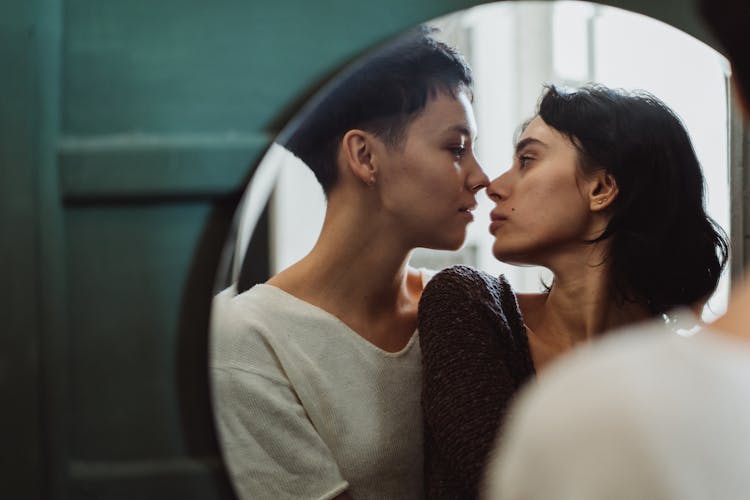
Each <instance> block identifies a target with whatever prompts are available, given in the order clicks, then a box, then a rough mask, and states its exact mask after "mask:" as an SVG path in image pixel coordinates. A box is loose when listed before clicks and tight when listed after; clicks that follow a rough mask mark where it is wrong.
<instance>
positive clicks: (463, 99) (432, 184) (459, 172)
mask: <svg viewBox="0 0 750 500" xmlns="http://www.w3.org/2000/svg"><path fill="white" fill-rule="evenodd" d="M476 133H477V132H476V121H475V119H474V111H473V110H472V107H471V102H470V101H469V98H468V97H467V95H466V93H465V92H458V93H457V94H456V96H455V97H454V96H452V95H450V94H448V93H445V92H438V93H437V94H436V95H435V96H433V97H431V98H430V99H429V100H428V102H427V105H426V106H425V108H424V110H423V111H422V112H421V113H420V114H419V115H418V116H417V117H416V118H414V119H413V120H412V121H411V123H410V124H409V125H408V126H407V127H406V130H405V137H404V140H403V143H402V144H401V145H399V146H394V147H386V148H385V149H384V154H383V155H382V156H381V165H380V166H381V167H382V168H381V169H380V171H379V173H378V184H379V188H380V189H379V193H380V197H381V203H382V207H383V210H384V212H385V214H386V216H387V217H388V218H389V220H390V223H389V224H390V226H389V227H391V228H392V230H393V231H398V234H399V236H400V237H401V239H402V241H404V242H405V244H406V246H408V247H410V248H416V247H427V248H439V249H456V248H458V247H460V246H461V245H462V244H463V242H464V239H465V238H466V226H467V225H468V224H469V222H471V221H472V220H473V219H474V217H473V215H472V213H471V211H472V210H473V209H474V208H475V207H476V205H477V202H476V193H477V191H479V190H480V189H481V188H483V187H486V186H487V184H488V183H489V179H488V178H487V176H486V175H485V173H484V171H483V170H482V167H481V166H480V164H479V162H478V161H477V158H476V156H475V154H474V141H475V140H476Z"/></svg>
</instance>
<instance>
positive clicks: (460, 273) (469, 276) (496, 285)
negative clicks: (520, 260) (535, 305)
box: [419, 266, 522, 491]
mask: <svg viewBox="0 0 750 500" xmlns="http://www.w3.org/2000/svg"><path fill="white" fill-rule="evenodd" d="M503 294H506V295H507V294H512V292H510V290H509V288H507V286H506V287H503V286H502V283H501V282H500V281H499V280H498V279H497V278H493V277H491V276H489V275H487V274H486V273H483V272H481V271H476V270H474V269H471V268H469V267H465V266H455V267H452V268H450V269H447V270H445V271H442V272H440V273H438V274H437V275H436V276H435V277H434V278H433V279H432V280H431V281H430V282H429V284H428V285H427V287H426V288H425V290H424V293H423V295H422V298H421V301H420V304H419V335H420V344H421V348H422V359H423V389H422V405H423V410H424V419H425V427H426V432H427V433H428V434H429V435H430V439H431V443H430V446H431V449H430V450H429V453H433V454H437V455H439V457H438V460H439V461H440V462H442V463H443V464H444V465H445V466H447V467H448V468H449V470H450V471H451V472H452V473H453V475H454V476H455V477H456V478H457V479H458V480H459V481H460V482H461V483H462V484H463V488H464V489H465V491H476V488H477V485H478V484H479V481H480V478H481V474H482V470H483V467H484V465H485V464H486V462H487V459H488V456H489V453H490V450H491V448H492V445H493V443H494V439H495V435H496V433H497V431H498V429H499V427H500V422H501V420H502V419H503V417H504V415H505V411H506V408H507V406H508V403H509V400H510V398H511V397H512V395H513V393H514V392H515V390H516V388H517V382H516V381H515V380H514V379H513V378H512V373H511V369H510V367H509V366H508V363H506V362H504V359H506V358H507V357H508V351H509V350H512V349H513V342H512V338H511V335H512V334H511V329H510V325H509V323H508V319H507V317H508V316H510V319H511V324H514V326H516V324H522V322H521V321H520V316H519V315H518V313H517V312H516V311H517V306H516V309H515V311H512V312H511V314H506V312H504V311H503V304H504V303H505V304H507V303H508V300H507V298H505V297H503V296H502V295H503ZM511 302H512V304H513V305H514V306H515V297H512V300H511ZM515 316H518V320H516V318H515Z"/></svg>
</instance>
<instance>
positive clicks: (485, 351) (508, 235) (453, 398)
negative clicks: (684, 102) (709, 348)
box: [419, 86, 728, 499]
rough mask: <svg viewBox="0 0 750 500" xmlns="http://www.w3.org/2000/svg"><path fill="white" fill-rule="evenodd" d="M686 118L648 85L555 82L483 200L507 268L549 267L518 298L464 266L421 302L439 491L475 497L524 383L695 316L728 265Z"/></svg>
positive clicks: (438, 494) (428, 416)
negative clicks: (610, 339) (581, 351)
mask: <svg viewBox="0 0 750 500" xmlns="http://www.w3.org/2000/svg"><path fill="white" fill-rule="evenodd" d="M704 189H705V188H704V179H703V174H702V172H701V168H700V165H699V162H698V159H697V158H696V155H695V152H694V150H693V147H692V144H691V142H690V138H689V136H688V133H687V131H686V130H685V127H684V126H683V124H682V123H681V121H680V119H679V118H678V117H677V116H676V115H675V114H674V113H673V112H672V111H671V110H670V109H669V108H668V107H667V106H666V105H665V104H664V103H662V102H661V101H660V100H659V99H657V98H655V97H654V96H652V95H650V94H647V93H643V92H625V91H620V90H612V89H608V88H605V87H603V86H587V87H583V88H580V89H578V90H576V91H572V92H565V91H562V90H560V89H558V88H555V87H554V86H550V87H548V88H547V89H546V90H545V92H544V93H543V96H542V98H541V100H540V103H539V106H538V111H537V114H536V116H535V117H534V118H533V119H532V120H530V121H529V122H527V123H526V124H525V125H524V127H523V128H522V132H521V134H520V137H519V138H518V141H517V142H516V148H515V155H514V161H513V164H512V166H511V168H510V169H509V170H508V171H506V172H505V173H503V174H502V175H501V176H500V177H498V178H496V179H494V180H493V181H492V182H491V183H490V185H489V187H488V188H487V193H488V195H489V196H490V198H491V199H492V200H493V201H494V203H495V208H494V209H493V211H492V214H491V222H490V227H489V230H490V232H491V233H492V234H493V235H494V236H495V241H494V244H493V254H494V255H495V257H496V258H498V259H499V260H501V261H503V262H508V263H513V264H521V265H538V266H543V267H546V268H547V269H549V270H551V271H552V273H553V276H554V278H553V281H552V282H551V284H550V285H549V287H548V289H547V290H546V291H545V292H543V293H538V294H516V293H514V292H513V290H512V289H511V287H510V285H509V284H508V282H507V281H506V280H505V279H504V278H503V277H502V276H501V277H499V278H495V277H493V276H489V275H487V274H486V273H483V272H481V271H477V270H474V269H471V268H468V267H462V266H457V267H453V268H450V269H447V270H445V271H443V272H441V273H439V274H438V275H436V276H435V277H434V278H433V279H432V281H431V282H430V283H429V284H428V285H427V286H426V288H425V290H424V293H423V295H422V298H421V301H420V306H419V331H420V342H421V346H422V355H423V369H424V370H423V394H422V405H423V408H424V418H425V472H426V479H425V481H426V488H427V490H426V491H427V495H428V497H429V498H461V499H467V498H474V497H476V495H477V493H478V491H477V489H478V484H479V482H480V477H481V473H482V470H483V468H484V465H485V464H486V462H487V459H488V454H489V452H490V450H491V448H492V445H493V443H494V440H495V436H496V435H497V434H498V432H499V430H500V428H501V427H502V424H503V420H504V418H505V415H506V410H507V408H508V406H509V403H510V402H511V400H512V399H513V397H514V396H515V394H516V393H517V392H518V390H519V388H520V387H521V386H522V385H523V384H524V383H525V382H526V381H528V380H530V379H532V378H533V377H534V376H535V375H536V374H537V373H539V372H540V371H542V370H544V369H545V367H546V366H547V365H548V363H550V362H551V361H552V360H554V359H555V358H557V357H558V356H560V355H561V354H563V353H565V352H567V351H569V350H570V349H571V348H573V347H574V346H575V345H577V344H579V343H582V342H584V341H587V340H590V339H593V338H596V337H598V336H601V335H602V334H603V333H604V332H606V331H608V330H611V329H613V328H617V327H620V326H623V325H627V324H631V323H635V322H638V321H641V320H645V319H648V318H651V317H654V316H658V315H662V314H667V313H669V312H670V311H672V310H673V309H675V308H680V307H686V308H692V310H693V311H694V312H695V313H699V312H700V310H701V309H702V307H703V305H704V304H705V302H706V300H707V299H708V297H709V296H710V295H711V293H712V292H713V291H714V289H715V288H716V285H717V283H718V280H719V277H720V275H721V272H722V270H723V268H724V266H725V264H726V261H727V255H728V243H727V239H726V235H725V234H724V233H723V231H722V230H721V229H720V228H719V227H718V226H717V225H716V223H715V222H714V221H713V220H712V219H711V218H710V217H709V216H708V215H707V214H706V212H705V209H704Z"/></svg>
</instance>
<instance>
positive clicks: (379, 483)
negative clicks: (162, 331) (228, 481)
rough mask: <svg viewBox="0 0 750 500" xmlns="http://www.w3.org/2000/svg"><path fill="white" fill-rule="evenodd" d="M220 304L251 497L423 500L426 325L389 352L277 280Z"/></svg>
mask: <svg viewBox="0 0 750 500" xmlns="http://www.w3.org/2000/svg"><path fill="white" fill-rule="evenodd" d="M423 276H425V274H424V273H423ZM214 302H215V306H214V313H213V318H214V319H213V324H212V359H211V368H212V384H213V395H214V406H215V415H216V419H217V423H218V430H219V437H220V442H221V445H222V450H223V453H224V458H225V460H226V463H227V466H228V469H229V472H230V475H231V478H232V481H233V484H234V486H235V489H236V491H237V493H238V494H239V496H240V498H242V499H253V500H257V499H266V498H267V499H329V498H333V497H335V496H336V495H338V494H340V493H342V492H344V491H347V492H348V493H349V494H350V495H351V496H352V497H353V498H354V499H356V500H366V499H373V500H374V499H378V500H382V499H408V500H412V499H419V498H422V497H423V479H422V477H423V476H422V470H423V466H422V464H423V460H422V446H423V443H422V412H421V408H420V402H419V394H420V383H421V356H420V350H419V342H418V340H417V337H418V335H417V333H416V332H415V334H414V335H413V337H412V338H411V340H410V342H409V343H408V345H407V346H406V347H405V348H404V349H403V350H402V351H400V352H397V353H388V352H386V351H383V350H381V349H379V348H377V347H376V346H374V345H373V344H371V343H370V342H368V341H366V340H365V339H363V338H362V337H361V336H359V335H358V334H357V333H356V332H354V331H352V330H351V329H350V328H349V327H348V326H346V325H345V324H344V323H342V322H341V321H340V320H339V319H338V318H336V317H334V316H333V315H331V314H329V313H328V312H326V311H324V310H322V309H320V308H318V307H315V306H313V305H311V304H309V303H307V302H305V301H302V300H300V299H297V298H296V297H294V296H292V295H290V294H287V293H286V292H284V291H282V290H281V289H279V288H276V287H273V286H270V285H256V286H255V287H253V288H252V289H250V290H248V291H247V292H244V293H242V294H240V295H234V294H233V293H232V291H231V290H227V291H225V292H222V293H221V294H219V296H217V298H216V299H215V301H214Z"/></svg>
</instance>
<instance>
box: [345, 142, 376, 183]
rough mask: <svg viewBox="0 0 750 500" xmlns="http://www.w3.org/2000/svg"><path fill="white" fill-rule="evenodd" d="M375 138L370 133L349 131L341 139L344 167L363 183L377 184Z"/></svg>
mask: <svg viewBox="0 0 750 500" xmlns="http://www.w3.org/2000/svg"><path fill="white" fill-rule="evenodd" d="M374 139H375V138H374V137H373V135H372V134H370V133H369V132H365V131H363V130H358V129H353V130H349V131H348V132H347V133H346V134H344V137H343V138H342V139H341V154H342V156H343V164H344V167H345V168H347V169H348V170H349V171H350V172H351V173H352V174H353V175H354V177H355V178H357V179H359V180H360V181H361V182H363V183H365V184H368V185H372V184H374V183H375V176H376V175H377V167H376V165H375V164H376V162H375V158H374V156H375V154H374V143H373V142H374Z"/></svg>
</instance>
